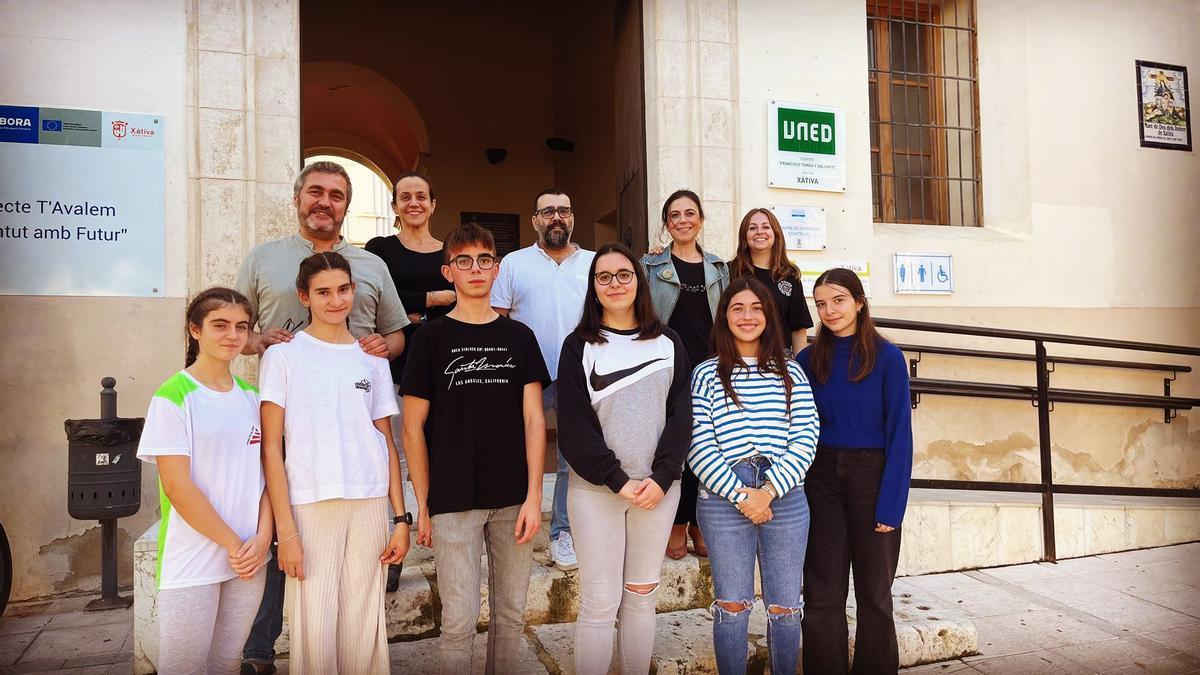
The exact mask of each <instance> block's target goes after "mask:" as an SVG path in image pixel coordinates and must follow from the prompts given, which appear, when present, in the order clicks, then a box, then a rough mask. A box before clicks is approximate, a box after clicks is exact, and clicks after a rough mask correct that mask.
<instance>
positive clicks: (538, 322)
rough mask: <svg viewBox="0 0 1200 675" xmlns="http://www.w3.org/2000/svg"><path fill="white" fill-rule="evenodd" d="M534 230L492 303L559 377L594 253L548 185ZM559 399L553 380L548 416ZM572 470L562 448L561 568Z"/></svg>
mask: <svg viewBox="0 0 1200 675" xmlns="http://www.w3.org/2000/svg"><path fill="white" fill-rule="evenodd" d="M533 229H534V230H537V234H538V238H537V241H536V242H534V244H533V245H532V246H528V247H526V248H523V249H521V250H519V251H514V252H512V253H510V254H508V255H507V256H505V258H504V265H502V266H501V268H500V277H499V278H498V279H497V280H496V285H495V286H494V287H493V288H492V307H493V308H495V310H496V311H497V312H499V313H500V314H503V315H505V316H508V317H510V318H513V319H516V320H517V321H520V322H521V323H524V324H525V325H527V326H529V327H530V328H532V329H533V332H534V334H535V335H537V341H538V345H539V346H540V347H541V349H542V356H543V357H545V359H546V367H547V369H548V370H549V372H550V379H551V380H555V379H557V378H558V355H559V351H561V350H562V344H563V340H565V339H566V338H567V336H568V335H570V334H571V331H573V330H575V325H576V324H578V323H579V316H580V314H581V313H582V312H583V296H584V293H585V292H586V291H587V285H588V278H587V275H588V269H589V268H590V267H591V265H592V258H593V257H595V255H596V254H595V252H594V251H587V250H584V249H583V248H581V247H580V246H579V245H578V244H575V243H572V242H571V233H572V232H573V231H574V229H575V214H574V212H573V211H572V210H571V198H570V197H568V196H567V194H566V193H565V192H563V191H562V190H559V189H556V188H548V189H545V190H542V191H541V192H540V193H538V196H537V197H536V198H535V199H534V201H533ZM556 399H557V396H556V392H555V387H554V385H553V384H551V385H550V386H549V387H547V388H546V392H545V394H544V395H543V406H544V408H545V412H546V415H547V417H549V416H550V413H551V412H552V411H554V410H555V409H556V407H557V406H556ZM555 417H556V418H557V415H555ZM556 421H557V420H556ZM568 474H569V469H568V467H567V463H566V461H565V460H564V459H563V456H562V453H561V452H560V453H558V471H557V475H556V477H555V482H554V502H553V511H552V515H551V518H550V558H551V559H552V560H554V564H555V565H556V566H558V568H559V569H562V570H573V569H575V568H576V567H578V566H579V562H578V560H577V559H576V558H575V543H574V541H572V539H571V526H570V523H569V522H568V520H567V476H568Z"/></svg>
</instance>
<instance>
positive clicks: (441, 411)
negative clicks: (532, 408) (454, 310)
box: [400, 316, 550, 515]
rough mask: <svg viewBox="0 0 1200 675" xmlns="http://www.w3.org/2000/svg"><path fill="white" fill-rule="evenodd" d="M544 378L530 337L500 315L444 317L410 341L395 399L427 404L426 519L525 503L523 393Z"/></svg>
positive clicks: (541, 362)
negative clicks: (478, 320) (475, 319)
mask: <svg viewBox="0 0 1200 675" xmlns="http://www.w3.org/2000/svg"><path fill="white" fill-rule="evenodd" d="M549 381H550V375H549V373H548V372H547V371H546V362H545V361H544V360H543V359H542V352H541V350H540V349H538V343H537V338H536V337H534V334H533V331H531V330H529V328H528V327H527V326H526V325H525V324H523V323H521V322H519V321H514V320H512V319H509V318H507V317H503V316H501V317H498V318H496V319H495V320H494V321H491V322H489V323H485V324H471V323H463V322H462V321H458V320H456V319H454V318H452V317H449V316H444V317H441V318H438V319H434V320H432V321H430V322H428V323H426V324H425V325H424V326H423V327H422V328H421V330H419V331H417V333H416V335H414V336H413V341H412V346H410V347H409V359H408V366H407V367H406V368H405V370H404V380H403V382H402V384H401V385H400V393H401V394H403V395H405V396H417V397H419V398H423V399H425V400H427V401H429V417H428V419H427V420H426V423H425V443H426V445H427V446H428V448H429V513H430V515H437V514H439V513H455V512H459V511H470V510H472V509H498V508H504V507H508V506H514V505H516V504H520V503H522V502H524V501H525V496H526V494H527V492H528V488H529V472H528V465H527V463H526V461H525V417H524V407H523V406H524V389H525V385H526V384H529V383H531V382H541V383H542V386H546V385H547V384H548V383H549Z"/></svg>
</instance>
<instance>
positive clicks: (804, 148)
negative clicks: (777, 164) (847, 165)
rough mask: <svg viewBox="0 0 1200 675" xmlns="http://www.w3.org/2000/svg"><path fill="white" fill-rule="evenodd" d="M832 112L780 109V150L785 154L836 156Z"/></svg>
mask: <svg viewBox="0 0 1200 675" xmlns="http://www.w3.org/2000/svg"><path fill="white" fill-rule="evenodd" d="M833 120H834V117H833V113H831V112H819V111H816V110H796V109H795V108H779V109H778V120H777V124H778V125H779V149H780V150H781V151H783V152H814V153H817V154H821V155H836V154H837V148H836V147H835V145H834V140H833V138H834V134H833V124H834V122H833Z"/></svg>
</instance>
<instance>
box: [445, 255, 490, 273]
mask: <svg viewBox="0 0 1200 675" xmlns="http://www.w3.org/2000/svg"><path fill="white" fill-rule="evenodd" d="M450 264H452V265H454V266H455V267H457V268H458V269H460V270H463V271H466V270H469V269H471V266H472V265H479V269H481V270H490V269H492V268H493V267H495V266H496V256H494V255H488V254H487V253H484V254H482V255H480V256H479V257H477V258H472V257H471V256H469V255H456V256H454V257H453V258H451V259H450Z"/></svg>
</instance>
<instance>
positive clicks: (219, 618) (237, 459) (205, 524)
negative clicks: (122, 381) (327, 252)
mask: <svg viewBox="0 0 1200 675" xmlns="http://www.w3.org/2000/svg"><path fill="white" fill-rule="evenodd" d="M252 317H253V312H252V311H251V309H250V303H249V302H248V301H247V300H246V298H245V297H244V296H242V294H240V293H238V292H237V291H234V290H231V289H228V288H209V289H207V290H205V291H201V292H200V293H198V294H197V295H196V297H194V298H192V301H191V303H189V304H188V307H187V312H186V319H185V322H184V329H185V334H186V336H187V358H186V363H185V367H184V369H183V370H181V371H179V372H177V373H175V374H174V375H172V376H171V377H170V378H169V379H168V380H167V381H166V382H163V384H162V385H161V386H160V387H159V388H158V391H156V392H155V394H154V398H152V399H151V400H150V411H149V412H148V413H147V414H146V425H145V428H144V429H143V431H142V437H141V440H140V441H139V443H138V452H137V456H138V458H139V459H141V460H142V461H144V462H147V463H149V464H156V465H157V466H158V482H159V495H160V501H161V507H162V519H161V520H160V521H159V528H158V547H159V548H158V630H159V642H158V644H159V658H158V672H160V673H164V674H165V675H171V674H174V673H202V672H205V670H208V671H211V672H225V673H230V672H236V671H237V670H238V667H239V664H240V663H241V655H242V645H243V644H245V642H246V636H247V635H249V634H250V626H251V624H252V623H253V622H254V615H255V613H256V612H257V611H258V604H259V601H261V600H262V594H263V583H264V580H265V575H264V574H263V573H262V572H261V570H262V568H263V566H264V565H265V564H267V554H268V549H269V547H270V544H271V527H272V522H271V505H270V502H269V500H268V499H267V494H266V492H265V491H264V490H263V469H262V460H261V456H260V453H259V416H258V391H257V390H256V389H255V388H254V387H253V386H251V385H250V384H249V383H247V382H246V381H245V380H243V379H241V378H240V377H238V376H236V375H234V374H233V373H232V372H230V369H229V366H230V364H231V363H232V362H233V360H234V359H235V358H237V356H238V354H241V352H242V348H243V347H245V346H246V340H247V338H248V336H249V334H250V326H251V325H252V324H253V323H254V322H253V318H252Z"/></svg>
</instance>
